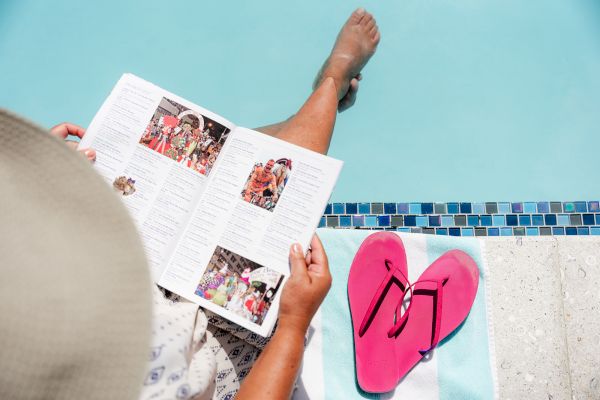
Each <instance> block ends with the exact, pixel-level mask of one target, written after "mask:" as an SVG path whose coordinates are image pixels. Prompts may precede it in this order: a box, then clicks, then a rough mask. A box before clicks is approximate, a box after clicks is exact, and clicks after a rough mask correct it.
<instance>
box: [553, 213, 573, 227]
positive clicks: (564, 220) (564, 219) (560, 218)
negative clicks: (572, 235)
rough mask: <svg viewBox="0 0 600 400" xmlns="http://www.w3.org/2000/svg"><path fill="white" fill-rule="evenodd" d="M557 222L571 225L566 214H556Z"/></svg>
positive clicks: (562, 224)
mask: <svg viewBox="0 0 600 400" xmlns="http://www.w3.org/2000/svg"><path fill="white" fill-rule="evenodd" d="M556 217H557V224H558V225H561V226H567V225H571V220H570V219H569V216H568V215H567V214H558V215H557V216H556Z"/></svg>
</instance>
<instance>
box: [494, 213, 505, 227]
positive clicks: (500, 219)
mask: <svg viewBox="0 0 600 400" xmlns="http://www.w3.org/2000/svg"><path fill="white" fill-rule="evenodd" d="M492 221H493V223H494V226H504V225H506V218H504V215H498V214H494V215H492Z"/></svg>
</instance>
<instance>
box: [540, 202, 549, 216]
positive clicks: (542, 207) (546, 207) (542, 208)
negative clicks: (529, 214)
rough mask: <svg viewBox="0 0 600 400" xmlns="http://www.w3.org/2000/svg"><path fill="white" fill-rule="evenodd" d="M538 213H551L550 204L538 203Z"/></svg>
mask: <svg viewBox="0 0 600 400" xmlns="http://www.w3.org/2000/svg"><path fill="white" fill-rule="evenodd" d="M537 212H539V213H542V214H546V213H549V212H550V204H549V203H548V202H547V201H540V202H538V203H537Z"/></svg>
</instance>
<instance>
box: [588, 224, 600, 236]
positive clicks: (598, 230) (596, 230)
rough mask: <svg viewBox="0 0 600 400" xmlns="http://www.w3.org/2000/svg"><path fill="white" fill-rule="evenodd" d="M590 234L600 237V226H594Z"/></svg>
mask: <svg viewBox="0 0 600 400" xmlns="http://www.w3.org/2000/svg"><path fill="white" fill-rule="evenodd" d="M590 233H591V234H592V235H600V226H592V227H591V228H590Z"/></svg>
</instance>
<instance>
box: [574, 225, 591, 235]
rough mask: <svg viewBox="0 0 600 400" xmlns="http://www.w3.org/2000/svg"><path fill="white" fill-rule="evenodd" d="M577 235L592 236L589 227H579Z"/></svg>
mask: <svg viewBox="0 0 600 400" xmlns="http://www.w3.org/2000/svg"><path fill="white" fill-rule="evenodd" d="M577 234H578V235H589V234H590V228H588V227H587V226H578V227H577Z"/></svg>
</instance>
